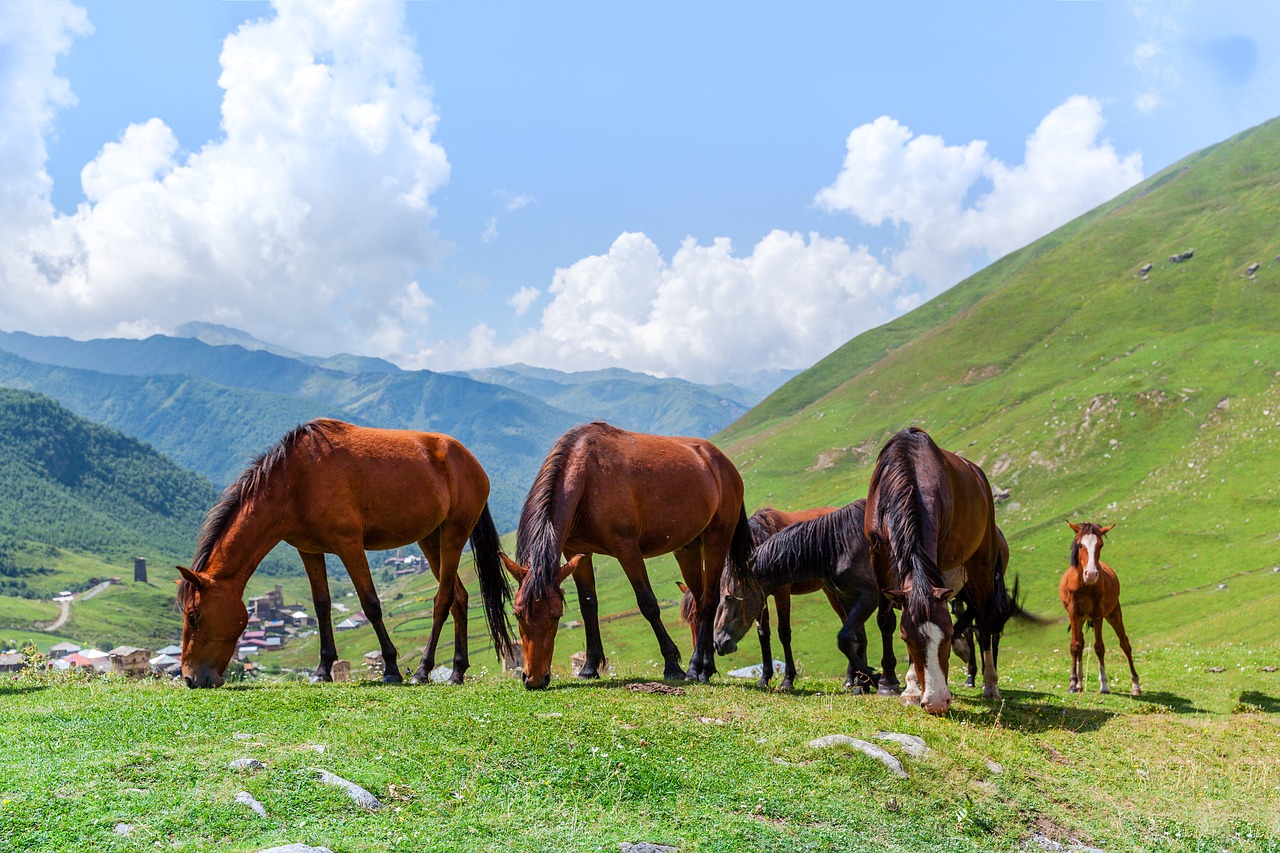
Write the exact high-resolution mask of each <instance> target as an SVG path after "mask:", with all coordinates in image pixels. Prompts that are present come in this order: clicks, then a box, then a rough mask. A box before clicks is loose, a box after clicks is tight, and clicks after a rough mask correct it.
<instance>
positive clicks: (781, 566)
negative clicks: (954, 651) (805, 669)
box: [715, 499, 897, 693]
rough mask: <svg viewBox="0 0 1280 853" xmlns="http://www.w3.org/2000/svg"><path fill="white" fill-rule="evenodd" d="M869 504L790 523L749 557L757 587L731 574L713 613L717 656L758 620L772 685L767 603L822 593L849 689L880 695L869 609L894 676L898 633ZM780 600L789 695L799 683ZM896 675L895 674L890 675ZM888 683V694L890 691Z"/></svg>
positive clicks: (787, 614)
mask: <svg viewBox="0 0 1280 853" xmlns="http://www.w3.org/2000/svg"><path fill="white" fill-rule="evenodd" d="M866 503H867V502H866V501H865V500H861V499H860V500H856V501H854V502H853V503H851V504H848V505H847V506H844V507H841V508H840V509H838V510H835V511H834V512H828V513H826V514H823V515H820V516H818V517H816V518H812V519H810V520H808V521H802V522H799V523H797V524H793V525H791V526H789V527H787V528H786V529H785V530H782V531H780V532H778V533H777V534H775V535H774V536H772V537H770V538H769V539H767V540H766V541H764V542H763V543H761V544H760V545H759V546H758V547H757V548H756V550H755V553H754V554H753V555H752V561H751V562H752V567H751V571H752V581H753V582H752V583H742V582H741V581H740V580H739V579H738V578H737V577H735V576H733V575H732V574H731V573H728V572H726V573H725V574H724V576H722V578H721V581H720V588H721V592H722V593H723V595H722V597H721V601H720V606H719V607H718V608H717V610H716V631H715V641H716V650H717V651H719V652H720V653H721V654H729V653H731V652H732V651H733V650H734V649H735V648H736V647H737V642H738V640H740V639H741V638H742V636H743V635H744V634H746V632H747V628H749V627H750V626H751V623H752V622H753V621H754V620H755V619H756V618H757V617H759V618H760V620H761V626H762V627H761V646H762V648H763V649H764V655H765V667H766V669H765V672H766V675H765V676H764V677H763V678H761V681H760V686H762V687H764V686H767V685H768V675H767V673H769V672H770V671H771V670H772V668H773V667H772V661H771V660H770V656H769V652H768V645H767V639H766V637H767V633H766V632H767V630H768V628H767V625H768V623H767V621H766V620H767V618H768V617H767V616H766V615H765V612H766V609H765V607H764V604H765V598H766V596H768V595H770V594H776V593H777V591H778V590H790V592H813V591H816V590H819V589H821V590H823V591H824V592H825V593H826V595H827V599H828V600H829V601H830V602H831V607H832V609H833V610H835V612H836V615H837V616H839V617H840V621H841V623H842V627H841V629H840V632H839V634H838V635H837V637H836V642H837V645H838V646H839V647H840V650H841V651H842V652H844V654H845V656H846V657H847V658H848V659H849V668H848V670H847V672H846V676H845V687H846V688H849V689H850V690H852V691H853V692H854V693H863V692H865V691H868V690H871V689H876V688H877V682H878V681H879V678H880V677H879V676H876V675H875V674H874V673H873V672H872V671H871V669H870V668H869V667H868V666H867V634H866V630H865V628H864V627H863V626H864V623H865V622H866V620H867V618H868V617H869V616H870V615H871V612H872V611H877V613H878V615H877V619H876V621H877V623H878V625H879V627H880V636H881V640H882V658H881V666H882V669H883V671H884V672H887V673H890V674H892V673H893V671H894V669H895V667H896V663H897V661H896V658H895V657H894V652H893V630H894V628H895V627H896V626H897V618H896V617H895V616H894V613H893V608H892V606H891V604H890V602H889V601H888V600H887V599H884V598H882V597H881V596H880V588H879V586H878V585H877V583H876V578H875V574H874V573H873V572H872V571H871V560H870V556H869V554H868V550H867V540H866V535H865V533H864V531H863V526H864V525H863V514H864V511H865V508H866ZM784 600H785V599H784V598H778V604H779V606H778V635H779V637H780V638H781V639H782V646H783V650H784V652H785V655H786V672H785V674H784V676H783V680H782V685H781V686H782V689H784V690H790V689H791V687H792V685H793V683H794V681H795V678H796V665H795V660H794V659H793V658H792V656H791V625H790V607H789V604H790V602H789V601H787V603H786V605H784V604H783V601H784ZM890 677H892V675H890ZM891 686H892V685H891V684H890V683H888V682H886V683H885V689H886V691H887V690H889V689H890V688H891Z"/></svg>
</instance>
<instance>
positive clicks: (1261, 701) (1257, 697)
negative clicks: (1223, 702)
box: [1240, 690, 1280, 714]
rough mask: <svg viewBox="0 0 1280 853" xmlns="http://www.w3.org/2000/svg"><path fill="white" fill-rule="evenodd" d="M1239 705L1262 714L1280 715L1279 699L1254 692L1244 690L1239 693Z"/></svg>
mask: <svg viewBox="0 0 1280 853" xmlns="http://www.w3.org/2000/svg"><path fill="white" fill-rule="evenodd" d="M1240 704H1241V705H1245V706H1248V707H1250V708H1257V709H1258V710H1260V711H1262V713H1264V714H1280V699H1277V698H1276V697H1275V696H1268V695H1267V694H1265V693H1258V692H1257V691H1254V690H1246V691H1244V692H1243V693H1241V694H1240Z"/></svg>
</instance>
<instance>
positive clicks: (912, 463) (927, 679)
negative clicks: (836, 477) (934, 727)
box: [865, 427, 1007, 715]
mask: <svg viewBox="0 0 1280 853" xmlns="http://www.w3.org/2000/svg"><path fill="white" fill-rule="evenodd" d="M865 532H866V536H867V541H868V544H869V547H870V550H871V565H872V569H873V570H874V572H875V575H876V580H877V582H878V583H879V584H880V589H881V591H882V592H883V594H885V595H886V596H888V597H889V598H890V599H891V600H892V601H893V602H894V604H895V605H896V606H899V607H901V608H902V620H901V624H900V631H901V635H902V639H903V641H904V642H905V643H906V646H907V651H908V653H909V655H910V658H911V667H910V668H909V669H908V672H907V689H906V690H905V691H903V693H902V701H903V704H904V705H912V704H917V703H918V704H920V705H921V706H922V707H923V708H924V710H925V711H927V712H929V713H931V714H937V715H940V714H944V713H946V711H947V708H949V707H950V706H951V690H950V688H949V687H948V686H947V669H948V662H949V660H950V655H951V637H952V632H953V627H954V626H953V624H952V621H951V613H950V612H949V610H948V607H947V602H948V601H950V600H951V599H952V598H953V597H955V596H956V595H957V594H959V593H961V592H963V593H964V601H965V604H966V606H968V607H970V608H972V609H973V611H974V623H975V627H976V629H977V634H978V646H979V650H980V652H981V654H982V661H983V687H982V695H983V698H987V699H998V698H999V697H1000V691H999V688H998V687H997V686H996V682H997V674H996V668H995V660H994V658H993V655H992V649H991V636H992V633H993V632H994V631H995V629H996V622H997V621H998V614H999V612H1000V607H999V602H998V601H997V595H998V591H999V589H1000V588H1001V586H1002V585H1000V586H998V585H997V577H998V576H1002V575H1003V572H1004V565H1003V561H1004V560H1005V559H1007V556H1005V555H1002V554H1001V547H1000V542H1001V541H1002V538H1003V537H1002V536H1001V535H1000V533H999V530H998V528H997V527H996V522H995V502H994V499H993V498H992V495H991V484H990V483H989V482H988V481H987V476H986V474H985V473H983V471H982V469H981V468H979V467H978V466H977V465H976V464H974V463H973V462H970V461H969V460H967V459H964V458H963V457H960V456H957V455H956V454H954V453H951V452H950V451H947V450H943V449H942V448H940V447H938V445H937V444H935V443H934V441H933V439H932V438H930V437H929V435H928V433H926V432H925V431H924V430H922V429H919V428H917V427H911V428H910V429H906V430H902V431H901V432H899V433H897V434H896V435H894V436H893V437H892V438H890V439H889V441H888V442H886V444H885V446H884V447H883V448H881V450H880V454H879V455H878V456H877V458H876V465H875V469H874V471H873V472H872V474H871V484H870V488H869V490H868V494H867V507H866V516H865ZM1006 554H1007V548H1006ZM889 675H890V676H891V677H892V674H891V673H890V674H889ZM884 682H885V676H884V675H882V676H881V687H880V692H881V693H886V690H885V684H884ZM889 683H890V684H892V683H893V682H892V681H890V682H889ZM921 685H923V690H921Z"/></svg>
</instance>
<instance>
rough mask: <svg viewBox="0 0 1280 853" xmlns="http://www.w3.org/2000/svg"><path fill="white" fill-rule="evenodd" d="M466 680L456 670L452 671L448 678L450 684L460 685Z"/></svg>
mask: <svg viewBox="0 0 1280 853" xmlns="http://www.w3.org/2000/svg"><path fill="white" fill-rule="evenodd" d="M466 680H467V677H466V676H465V675H463V674H462V673H461V672H458V671H457V670H454V671H453V675H451V676H449V683H450V684H462V683H463V682H464V681H466Z"/></svg>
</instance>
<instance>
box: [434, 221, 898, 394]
mask: <svg viewBox="0 0 1280 853" xmlns="http://www.w3.org/2000/svg"><path fill="white" fill-rule="evenodd" d="M897 283H898V280H897V278H896V277H895V276H894V275H893V274H892V273H890V272H889V271H888V270H887V269H885V268H884V267H883V266H882V265H881V264H880V263H879V262H878V261H877V260H876V259H875V258H873V257H872V256H871V255H870V254H869V253H868V252H867V249H866V247H864V246H859V247H856V248H855V247H852V246H850V245H849V244H848V243H846V242H845V241H844V240H842V239H839V238H835V239H831V238H825V237H822V236H820V235H817V234H810V235H808V236H807V237H806V236H805V235H802V234H796V233H788V232H785V231H773V232H771V233H770V234H768V235H766V236H765V237H764V238H763V239H762V240H761V241H760V242H759V243H757V244H756V245H755V247H754V248H753V249H752V251H751V252H750V254H748V255H745V256H741V257H739V256H735V254H734V251H733V246H732V244H731V243H730V241H729V240H727V239H724V238H721V239H717V240H715V241H713V242H712V244H711V245H709V246H707V245H701V244H699V243H698V242H696V241H695V240H693V239H692V238H688V239H686V240H685V241H684V243H683V244H682V245H681V246H680V248H679V249H678V250H677V251H676V252H675V254H674V255H673V256H672V258H671V259H670V260H667V259H666V258H664V257H663V256H662V253H661V251H660V250H659V248H658V246H657V245H656V244H655V243H654V242H653V241H652V240H651V239H649V237H647V236H646V235H645V234H642V233H624V234H622V235H620V236H619V237H618V238H617V239H616V240H615V241H614V242H613V245H612V246H610V247H609V250H608V252H606V253H605V254H602V255H594V256H591V257H587V258H583V259H582V260H580V261H578V262H577V263H575V264H573V265H572V266H570V267H567V268H564V269H559V270H556V272H555V275H554V276H553V278H552V282H551V285H550V288H549V292H550V295H551V301H550V303H549V304H548V305H547V306H546V308H545V309H544V310H543V312H542V315H541V318H540V322H539V325H538V327H537V328H536V329H533V330H530V331H528V332H526V333H524V334H522V335H520V336H518V337H517V338H515V339H514V340H509V341H504V340H501V339H499V338H498V336H497V335H496V334H495V333H494V332H493V330H492V329H489V328H488V327H486V326H483V325H481V326H477V327H476V328H475V329H473V330H472V333H471V336H470V339H469V340H468V342H467V343H466V345H464V346H461V347H458V348H456V349H453V350H452V352H451V351H450V349H452V348H444V349H442V350H441V351H439V352H424V353H422V354H421V356H420V357H421V358H423V359H424V360H428V361H432V362H433V363H439V362H438V361H436V360H437V359H442V358H453V359H456V360H457V361H458V363H459V364H470V365H475V364H491V363H503V362H511V361H526V362H532V363H537V364H551V365H555V366H557V367H560V368H562V369H566V370H586V369H593V368H598V367H602V366H611V365H619V366H624V367H628V368H630V369H633V370H643V371H648V372H652V373H658V374H664V375H679V376H683V377H687V378H689V379H693V380H695V381H705V382H716V381H722V380H725V379H731V378H734V377H746V376H749V375H751V374H753V373H755V372H757V371H759V370H761V369H763V368H772V367H806V366H808V365H810V364H812V363H813V362H814V361H816V360H817V359H819V358H821V357H822V356H823V355H825V354H827V353H828V352H830V351H831V350H832V349H834V348H835V347H837V346H839V345H840V344H842V343H844V342H845V341H846V340H848V339H849V338H850V337H852V336H853V335H855V334H857V333H859V332H861V331H864V330H866V329H868V328H871V327H873V326H876V325H878V324H880V323H883V322H885V321H886V320H887V319H889V315H888V314H887V313H886V311H885V309H884V307H883V300H884V299H885V297H886V296H887V295H888V294H890V293H891V292H892V291H893V289H894V287H895V286H896V285H897ZM522 293H524V291H522Z"/></svg>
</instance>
